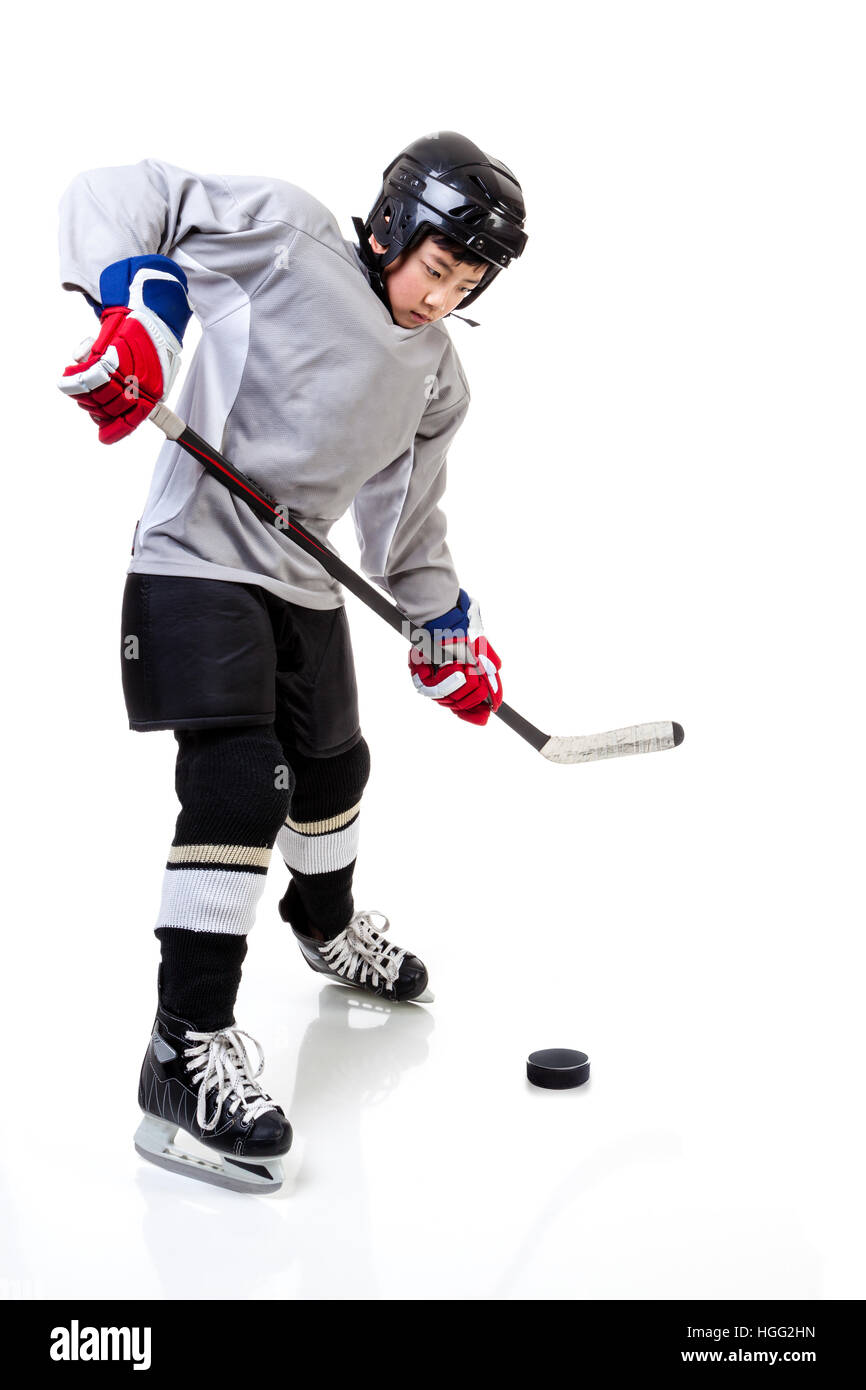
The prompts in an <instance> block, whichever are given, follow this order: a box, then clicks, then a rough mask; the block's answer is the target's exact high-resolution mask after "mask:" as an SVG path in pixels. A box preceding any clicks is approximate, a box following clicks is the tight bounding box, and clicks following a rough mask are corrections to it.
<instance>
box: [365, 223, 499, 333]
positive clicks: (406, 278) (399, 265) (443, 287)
mask: <svg viewBox="0 0 866 1390" xmlns="http://www.w3.org/2000/svg"><path fill="white" fill-rule="evenodd" d="M370 245H371V246H372V248H373V250H374V251H375V252H376V254H377V255H381V254H382V252H383V251H384V250H385V249H386V248H385V247H384V246H382V245H380V243H379V242H378V241H377V240H376V238H375V237H374V236H372V235H371V237H370ZM486 270H487V267H486V265H484V266H472V265H467V264H466V262H465V261H464V262H463V264H462V265H460V264H458V262H457V261H455V259H454V257H453V256H452V255H451V252H450V251H446V250H445V248H444V247H442V246H437V245H436V242H435V241H434V240H433V238H432V236H428V237H425V238H424V240H423V241H421V242H419V243H418V245H417V246H413V247H412V249H411V250H410V251H408V252H407V251H403V252H401V254H400V255H399V256H396V257H395V259H394V260H393V261H392V262H391V264H390V265H389V266H386V267H385V270H384V272H383V275H384V279H385V288H386V289H387V291H388V299H389V301H390V304H391V313H392V314H393V316H394V320H395V322H396V323H398V324H399V325H400V327H401V328H420V327H421V325H422V324H424V323H432V322H433V321H434V320H435V319H441V318H444V317H445V315H446V314H450V313H451V310H452V309H456V308H457V307H458V305H459V304H460V301H461V300H462V299H465V298H466V296H467V294H469V292H470V290H473V289H474V288H475V286H476V285H477V284H478V283H479V281H480V280H482V279H483V278H484V274H485V272H486Z"/></svg>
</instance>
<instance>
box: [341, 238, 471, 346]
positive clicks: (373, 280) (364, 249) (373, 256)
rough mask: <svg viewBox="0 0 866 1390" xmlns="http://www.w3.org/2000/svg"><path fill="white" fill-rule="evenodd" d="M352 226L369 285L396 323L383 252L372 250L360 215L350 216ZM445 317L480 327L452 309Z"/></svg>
mask: <svg viewBox="0 0 866 1390" xmlns="http://www.w3.org/2000/svg"><path fill="white" fill-rule="evenodd" d="M352 226H353V227H354V228H355V232H356V233H357V236H358V250H359V251H360V252H361V258H362V260H363V262H364V264H365V266H366V267H367V269H368V270H369V272H370V284H371V287H372V289H373V291H374V293H375V294H377V295H378V297H379V298H380V299H381V301H382V303H383V304H384V305H385V308H386V309H387V310H388V313H389V314H390V315H391V319H392V321H393V322H394V323H396V322H397V320H396V319H395V318H394V310H393V309H392V308H391V301H390V299H389V297H388V290H387V287H386V285H385V277H384V275H383V274H382V262H383V261H384V259H385V252H384V251H383V252H381V253H378V252H376V251H374V250H373V248H372V246H371V245H370V242H369V240H368V234H367V228H366V227H365V226H364V223H363V222H362V221H361V218H360V217H353V218H352ZM407 249H409V248H407ZM445 318H446V319H451V318H454V319H462V320H463V322H464V323H468V324H469V326H470V328H480V327H481V325H480V323H478V321H477V320H476V319H468V318H466V316H465V314H455V312H454V310H453V309H452V310H451V312H450V313H449V314H446V315H445ZM398 326H399V325H398Z"/></svg>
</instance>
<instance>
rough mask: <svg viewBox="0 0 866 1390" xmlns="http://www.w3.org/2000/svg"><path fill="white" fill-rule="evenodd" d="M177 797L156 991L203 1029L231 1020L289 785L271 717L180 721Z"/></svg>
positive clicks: (162, 906) (169, 1006) (165, 881)
mask: <svg viewBox="0 0 866 1390" xmlns="http://www.w3.org/2000/svg"><path fill="white" fill-rule="evenodd" d="M175 738H176V740H177V743H178V755H177V766H176V772H175V789H176V791H177V796H178V799H179V801H180V803H181V812H180V815H179V816H178V818H177V825H176V829H175V835H174V839H173V841H172V845H171V849H170V850H169V856H168V863H167V864H166V867H165V874H164V875H163V891H162V902H161V904H160V911H159V916H158V919H157V923H156V928H155V932H156V935H157V937H158V939H159V941H160V944H161V947H162V965H161V969H160V1000H161V1002H162V1003H163V1004H164V1006H165V1007H166V1008H167V1009H170V1010H171V1011H172V1012H173V1013H178V1014H180V1016H181V1017H182V1018H186V1019H188V1020H189V1021H190V1022H193V1023H195V1024H196V1025H197V1026H198V1027H199V1028H201V1029H202V1030H203V1031H211V1028H212V1027H221V1026H223V1025H224V1024H226V1023H229V1022H231V1020H232V1017H233V1009H234V1001H235V998H236V995H237V990H238V985H239V983H240V977H241V965H242V963H243V960H244V956H245V955H246V934H247V932H248V931H249V930H250V928H251V927H252V925H253V921H254V919H255V912H256V906H257V904H258V901H259V898H260V897H261V895H262V892H263V890H264V886H265V876H266V874H267V869H268V864H269V862H270V857H271V852H272V848H273V844H274V839H275V837H276V834H277V830H278V829H279V827H280V825H281V824H282V822H283V821H284V819H285V815H286V811H287V809H288V803H289V795H290V792H289V789H288V787H286V785H285V773H284V764H285V757H284V754H283V750H282V748H281V746H280V744H279V742H278V740H277V738H276V736H275V734H274V729H273V725H250V726H246V725H245V726H241V727H237V728H233V727H229V728H219V729H207V730H202V731H199V730H185V729H184V730H177V731H175Z"/></svg>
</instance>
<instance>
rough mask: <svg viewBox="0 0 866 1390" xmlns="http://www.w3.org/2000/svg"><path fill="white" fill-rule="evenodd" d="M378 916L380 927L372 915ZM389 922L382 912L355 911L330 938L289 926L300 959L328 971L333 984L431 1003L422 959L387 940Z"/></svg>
mask: <svg viewBox="0 0 866 1390" xmlns="http://www.w3.org/2000/svg"><path fill="white" fill-rule="evenodd" d="M374 917H376V918H379V919H381V921H382V923H383V924H384V925H383V927H382V928H381V930H379V929H378V928H376V927H374V925H373V918H374ZM388 926H389V923H388V918H387V917H386V916H385V914H384V913H382V912H356V913H355V915H354V917H353V918H352V920H351V922H349V924H348V926H346V927H344V928H343V930H342V931H341V932H340V933H339V935H338V936H335V937H332V938H331V939H330V940H317V939H316V938H315V937H312V936H304V935H303V934H302V933H301V932H299V931H297V930H296V929H295V928H294V927H292V931H293V932H294V934H295V937H296V939H297V942H298V945H299V946H300V948H301V951H302V952H303V955H304V959H305V960H306V962H307V964H308V965H309V966H310V967H311V969H313V970H316V971H318V972H319V974H321V975H328V976H329V977H330V978H331V979H332V980H333V981H334V983H335V984H338V985H350V986H352V987H354V988H355V989H363V990H367V991H369V993H370V994H376V995H379V996H380V998H382V999H390V1000H392V1001H393V1002H395V1003H401V1002H406V1001H408V1000H413V1001H414V1002H415V1003H417V1004H431V1003H432V1002H433V999H434V995H433V994H432V993H431V991H430V990H429V989H428V988H427V970H426V967H425V965H424V962H423V961H420V960H419V959H418V957H417V956H412V955H410V954H409V953H408V952H407V951H404V950H401V948H400V947H399V946H394V945H392V943H391V942H390V941H387V940H386V938H385V935H384V932H385V931H386V930H387V928H388Z"/></svg>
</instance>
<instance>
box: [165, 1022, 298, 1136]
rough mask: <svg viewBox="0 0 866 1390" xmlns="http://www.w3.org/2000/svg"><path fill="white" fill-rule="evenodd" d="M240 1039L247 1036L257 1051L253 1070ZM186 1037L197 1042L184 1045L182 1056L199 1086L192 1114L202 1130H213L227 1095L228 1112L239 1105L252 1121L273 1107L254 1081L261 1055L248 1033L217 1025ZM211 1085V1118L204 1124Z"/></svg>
mask: <svg viewBox="0 0 866 1390" xmlns="http://www.w3.org/2000/svg"><path fill="white" fill-rule="evenodd" d="M243 1038H248V1039H249V1041H250V1042H251V1043H252V1045H253V1047H254V1048H255V1049H256V1052H257V1053H258V1056H259V1063H258V1066H257V1067H256V1069H255V1071H252V1065H253V1064H252V1058H251V1057H250V1054H249V1052H248V1050H247V1046H246V1043H244V1042H242V1041H241V1040H242V1039H243ZM186 1040H187V1042H191V1043H196V1044H197V1046H196V1047H187V1048H185V1049H184V1054H183V1055H184V1057H188V1058H189V1061H188V1062H187V1064H186V1065H187V1070H188V1071H190V1072H194V1073H196V1075H194V1076H193V1078H192V1079H193V1081H194V1082H195V1083H196V1084H197V1085H198V1087H199V1092H198V1105H197V1106H196V1112H195V1117H196V1120H197V1122H198V1124H199V1126H200V1127H201V1128H202V1129H203V1130H209V1129H216V1127H217V1125H218V1124H219V1120H220V1116H221V1114H222V1109H223V1105H224V1104H225V1103H226V1101H227V1100H228V1099H229V1097H230V1096H231V1097H232V1101H231V1104H230V1105H229V1107H228V1111H229V1114H230V1115H234V1114H235V1112H236V1111H237V1109H238V1107H239V1106H241V1105H242V1106H243V1109H244V1120H245V1121H252V1120H256V1119H258V1117H259V1115H264V1114H265V1113H266V1112H267V1111H268V1110H276V1108H277V1105H276V1102H275V1101H273V1100H271V1098H270V1096H269V1095H266V1093H265V1092H264V1091H263V1090H262V1088H261V1086H260V1085H259V1084H258V1083H257V1081H256V1077H257V1076H260V1075H261V1073H262V1071H263V1069H264V1065H265V1057H264V1053H263V1052H262V1049H261V1047H260V1046H259V1044H258V1043H257V1042H256V1040H255V1038H252V1037H250V1035H249V1033H244V1032H243V1031H242V1030H241V1029H240V1028H221V1029H220V1030H219V1032H217V1033H191V1032H188V1033H187V1034H186ZM214 1088H216V1108H215V1110H214V1113H213V1117H212V1118H211V1119H210V1121H209V1122H208V1123H207V1124H205V1115H206V1114H207V1098H208V1095H209V1093H210V1092H211V1091H212V1090H213V1089H214Z"/></svg>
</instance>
